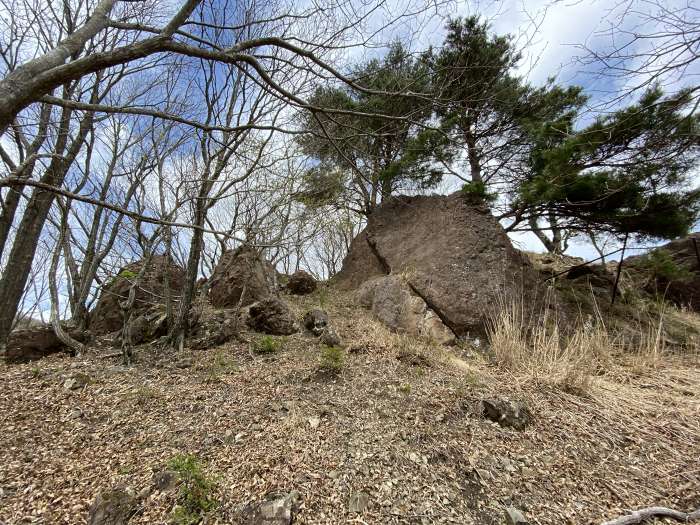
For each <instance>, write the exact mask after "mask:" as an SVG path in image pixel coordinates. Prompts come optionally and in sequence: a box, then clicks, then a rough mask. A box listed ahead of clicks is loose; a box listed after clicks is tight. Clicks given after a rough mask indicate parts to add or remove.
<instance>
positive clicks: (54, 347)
mask: <svg viewBox="0 0 700 525" xmlns="http://www.w3.org/2000/svg"><path fill="white" fill-rule="evenodd" d="M64 330H66V331H67V332H68V335H70V337H72V338H73V339H75V340H76V341H79V342H81V343H82V342H85V341H86V340H87V334H85V333H84V332H81V331H79V330H74V329H71V328H70V327H64ZM63 350H66V346H65V345H64V344H63V343H62V342H61V340H60V339H59V338H58V337H57V336H56V334H55V332H54V330H53V328H52V327H51V326H50V325H37V326H33V327H32V328H22V329H19V330H13V331H12V332H11V333H10V336H9V337H8V338H7V346H6V347H5V354H4V358H5V361H6V362H8V363H23V362H27V361H34V360H35V359H41V358H42V357H46V356H47V355H50V354H54V353H57V352H61V351H63Z"/></svg>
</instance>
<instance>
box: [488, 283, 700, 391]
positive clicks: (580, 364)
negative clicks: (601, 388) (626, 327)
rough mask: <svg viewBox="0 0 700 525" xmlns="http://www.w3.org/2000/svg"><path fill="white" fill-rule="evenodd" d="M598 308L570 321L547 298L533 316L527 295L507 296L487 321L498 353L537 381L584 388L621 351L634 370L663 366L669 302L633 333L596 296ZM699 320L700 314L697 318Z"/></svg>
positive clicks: (506, 365) (504, 364)
mask: <svg viewBox="0 0 700 525" xmlns="http://www.w3.org/2000/svg"><path fill="white" fill-rule="evenodd" d="M592 303H593V305H594V312H593V314H592V315H588V316H586V318H583V316H582V315H579V317H578V318H577V319H575V320H573V321H570V320H569V321H567V322H566V326H563V325H564V324H565V321H563V319H564V318H563V317H560V316H559V315H558V312H557V311H556V309H553V308H552V307H551V305H549V304H545V306H544V307H543V308H542V314H541V315H540V316H532V315H531V313H530V312H528V310H527V305H526V304H525V301H524V300H523V299H522V297H515V298H512V297H511V298H507V297H506V296H502V297H501V300H500V301H499V305H498V307H497V308H496V309H495V311H494V313H493V315H492V316H491V318H490V321H489V324H488V334H489V340H490V343H491V351H492V354H493V357H494V359H495V361H496V363H497V364H498V366H499V367H501V368H502V369H504V370H507V371H509V372H510V373H512V374H514V375H515V376H517V377H519V378H523V379H526V380H531V381H533V382H534V383H536V384H549V385H558V386H560V387H562V388H563V389H565V390H568V391H570V392H577V393H585V392H587V391H588V390H589V389H590V386H591V382H592V380H593V378H594V377H596V376H599V375H602V374H605V373H607V372H609V371H611V370H612V369H613V368H614V367H613V366H612V362H613V360H614V358H615V357H619V356H622V357H623V359H625V360H627V361H628V362H629V367H630V369H631V370H632V371H633V372H634V373H643V372H645V371H647V370H655V369H658V368H659V367H660V366H661V365H662V364H663V362H664V360H665V359H666V358H667V356H668V354H669V353H670V352H669V348H668V345H667V337H666V331H665V319H666V315H667V311H666V309H665V308H661V309H659V310H657V317H656V318H653V319H649V320H648V321H647V322H646V323H644V324H643V323H641V322H637V323H636V326H637V328H636V330H633V331H632V332H631V333H616V332H615V331H613V330H612V329H611V328H609V327H608V326H607V325H606V323H605V319H604V316H603V314H602V313H601V312H600V310H599V309H598V307H597V304H596V303H595V298H593V299H592ZM694 322H697V319H695V320H694Z"/></svg>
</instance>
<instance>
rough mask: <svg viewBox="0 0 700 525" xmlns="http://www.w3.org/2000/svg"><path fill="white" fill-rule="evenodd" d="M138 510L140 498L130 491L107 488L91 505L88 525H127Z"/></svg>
mask: <svg viewBox="0 0 700 525" xmlns="http://www.w3.org/2000/svg"><path fill="white" fill-rule="evenodd" d="M137 510H138V499H137V498H136V497H135V496H134V495H133V494H132V493H130V492H129V491H127V490H125V489H122V488H116V489H112V490H106V491H104V492H102V493H101V494H99V495H98V496H97V498H96V499H95V501H94V502H93V504H92V505H90V511H89V513H88V525H126V524H127V522H128V521H129V519H130V518H131V516H133V515H134V514H135V513H136V511H137Z"/></svg>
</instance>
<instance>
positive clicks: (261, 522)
mask: <svg viewBox="0 0 700 525" xmlns="http://www.w3.org/2000/svg"><path fill="white" fill-rule="evenodd" d="M300 503H301V496H300V495H299V493H298V492H297V491H296V490H293V491H291V492H289V493H279V492H273V493H270V494H267V495H266V496H265V498H264V499H263V501H261V502H260V503H257V504H254V505H249V506H248V507H247V508H246V509H245V510H244V515H245V518H246V519H245V521H244V523H246V525H290V524H291V523H292V521H293V520H294V514H295V513H296V512H297V511H298V510H299V505H300Z"/></svg>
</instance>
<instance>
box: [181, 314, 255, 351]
mask: <svg viewBox="0 0 700 525" xmlns="http://www.w3.org/2000/svg"><path fill="white" fill-rule="evenodd" d="M241 324H242V323H241V318H240V314H239V312H238V310H236V309H225V310H210V309H206V310H204V311H203V312H201V313H200V314H199V315H198V316H197V318H196V319H193V320H192V322H191V323H190V325H191V326H192V329H191V331H190V333H189V340H190V341H189V342H190V347H191V348H195V349H198V350H204V349H207V348H212V347H215V346H219V345H222V344H224V343H227V342H228V341H230V340H231V339H234V338H236V337H238V335H239V334H240V332H241Z"/></svg>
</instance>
